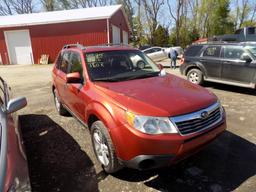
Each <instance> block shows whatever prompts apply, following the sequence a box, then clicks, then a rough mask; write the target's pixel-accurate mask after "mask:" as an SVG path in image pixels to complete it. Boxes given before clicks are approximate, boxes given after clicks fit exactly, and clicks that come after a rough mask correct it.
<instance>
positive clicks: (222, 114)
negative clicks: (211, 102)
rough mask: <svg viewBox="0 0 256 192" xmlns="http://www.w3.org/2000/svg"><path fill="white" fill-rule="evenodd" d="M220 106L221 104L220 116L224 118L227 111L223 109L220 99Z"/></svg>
mask: <svg viewBox="0 0 256 192" xmlns="http://www.w3.org/2000/svg"><path fill="white" fill-rule="evenodd" d="M217 102H218V104H219V107H220V114H221V117H223V116H224V115H225V110H224V108H223V106H222V105H221V102H220V100H219V99H218V101H217Z"/></svg>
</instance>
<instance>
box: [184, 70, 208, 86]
mask: <svg viewBox="0 0 256 192" xmlns="http://www.w3.org/2000/svg"><path fill="white" fill-rule="evenodd" d="M187 80H189V81H190V82H191V83H194V84H197V85H202V84H203V81H204V77H203V73H202V71H200V70H199V69H195V68H194V69H190V70H189V71H188V73H187Z"/></svg>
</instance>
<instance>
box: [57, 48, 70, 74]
mask: <svg viewBox="0 0 256 192" xmlns="http://www.w3.org/2000/svg"><path fill="white" fill-rule="evenodd" d="M69 57H70V52H69V51H66V52H63V53H62V59H61V62H60V66H59V69H60V70H61V71H63V72H64V73H67V71H68V65H69Z"/></svg>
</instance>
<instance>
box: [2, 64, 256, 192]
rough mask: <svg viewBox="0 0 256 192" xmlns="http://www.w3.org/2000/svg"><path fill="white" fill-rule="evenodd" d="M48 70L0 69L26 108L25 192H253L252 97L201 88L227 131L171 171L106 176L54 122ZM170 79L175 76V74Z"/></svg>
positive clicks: (81, 137) (64, 120) (77, 133)
mask: <svg viewBox="0 0 256 192" xmlns="http://www.w3.org/2000/svg"><path fill="white" fill-rule="evenodd" d="M51 68H52V65H47V66H29V65H28V66H0V76H2V77H4V78H5V80H6V81H8V83H9V85H10V86H11V87H12V90H13V93H14V95H15V96H26V97H27V99H28V106H27V107H26V108H25V109H23V110H21V111H20V112H19V113H20V121H21V125H22V126H21V128H22V133H23V137H24V141H25V147H26V150H27V156H28V164H29V171H30V178H31V184H32V189H33V191H42V192H45V191H47V192H54V191H71V192H73V191H86V192H89V191H110V192H121V191H128V192H129V191H143V192H144V191H145V192H147V191H186V192H187V191H210V192H221V191H243V192H247V191H248V192H254V191H256V175H255V174H256V145H255V144H256V131H255V128H256V118H255V117H256V110H255V107H256V97H255V96H256V91H255V90H251V89H244V88H240V87H233V86H227V85H221V84H213V83H207V84H205V87H206V88H207V89H209V90H211V91H213V92H214V93H215V94H216V95H217V96H218V97H219V98H220V100H221V101H222V104H223V105H224V107H225V108H226V112H227V123H228V129H227V131H226V132H225V133H224V134H223V135H221V136H220V137H219V138H218V139H217V140H215V141H214V142H213V143H211V144H210V145H209V146H207V147H206V148H205V149H204V150H202V151H201V152H199V153H198V154H196V155H194V156H192V157H191V158H189V159H187V160H186V161H184V162H182V163H180V164H178V165H177V166H175V167H170V168H165V169H158V170H153V171H142V172H141V171H136V170H132V169H124V170H121V171H120V172H118V173H116V174H113V175H107V174H105V173H104V172H103V171H102V169H101V167H100V166H99V165H98V164H97V163H96V158H95V156H94V154H93V150H92V146H91V141H90V135H89V132H88V131H87V130H86V129H85V128H83V126H82V125H81V124H79V123H78V122H77V121H76V120H75V119H74V118H73V117H61V116H59V115H58V114H57V112H56V110H55V108H54V102H53V98H52V94H51ZM166 70H167V71H168V72H170V73H173V74H176V75H179V71H178V69H176V70H170V69H169V68H166Z"/></svg>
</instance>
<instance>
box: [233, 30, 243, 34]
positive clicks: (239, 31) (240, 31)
mask: <svg viewBox="0 0 256 192" xmlns="http://www.w3.org/2000/svg"><path fill="white" fill-rule="evenodd" d="M242 32H243V29H238V30H236V32H235V34H240V33H242Z"/></svg>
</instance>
